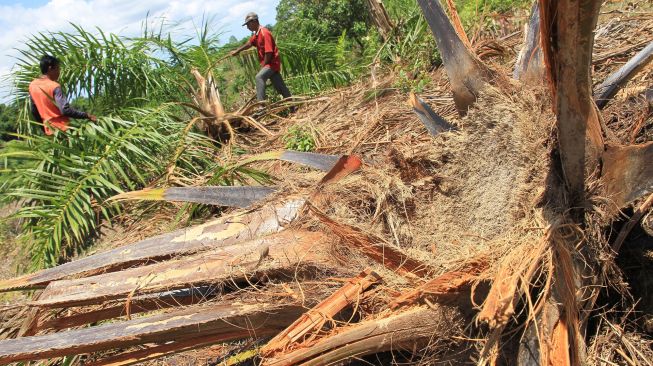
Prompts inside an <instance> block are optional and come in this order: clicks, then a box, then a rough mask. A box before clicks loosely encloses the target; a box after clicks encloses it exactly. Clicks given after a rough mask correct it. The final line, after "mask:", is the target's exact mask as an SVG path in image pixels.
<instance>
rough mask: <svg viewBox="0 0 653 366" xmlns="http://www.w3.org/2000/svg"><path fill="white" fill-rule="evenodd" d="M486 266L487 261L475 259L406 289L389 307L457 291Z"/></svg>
mask: <svg viewBox="0 0 653 366" xmlns="http://www.w3.org/2000/svg"><path fill="white" fill-rule="evenodd" d="M487 268H488V262H487V261H484V260H477V261H473V262H470V263H468V264H466V265H464V266H463V268H462V269H461V270H458V271H451V272H447V273H444V274H442V275H440V276H438V277H436V278H434V279H432V280H430V281H428V282H426V283H425V284H423V285H421V286H419V287H418V288H416V289H413V290H410V291H407V292H405V293H403V294H402V295H400V296H399V297H398V298H397V299H395V300H394V301H393V302H392V303H390V309H397V308H399V307H402V306H409V305H413V304H415V303H416V302H417V301H419V300H420V299H422V298H424V297H426V296H439V295H444V294H449V293H453V292H457V291H459V290H460V289H461V288H462V287H464V286H467V285H469V284H471V283H472V282H473V281H475V280H477V279H478V275H479V274H481V272H483V271H484V270H486V269H487Z"/></svg>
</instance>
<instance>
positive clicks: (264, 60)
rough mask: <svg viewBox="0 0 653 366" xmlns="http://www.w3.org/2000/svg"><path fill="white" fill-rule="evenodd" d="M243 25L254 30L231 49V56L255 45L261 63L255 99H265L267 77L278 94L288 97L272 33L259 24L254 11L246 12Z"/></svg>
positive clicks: (257, 76) (288, 93)
mask: <svg viewBox="0 0 653 366" xmlns="http://www.w3.org/2000/svg"><path fill="white" fill-rule="evenodd" d="M243 25H246V26H247V29H249V30H250V31H252V32H254V34H253V35H252V37H251V38H250V39H249V41H247V43H245V44H244V45H242V46H240V47H239V48H238V49H236V50H234V51H232V52H231V56H236V55H237V54H239V53H240V52H242V51H244V50H246V49H248V48H250V47H256V49H257V51H258V59H259V62H260V63H261V71H259V72H258V74H256V99H257V100H259V101H263V100H265V83H266V82H267V80H268V79H270V80H271V81H272V85H273V86H274V88H275V89H276V90H277V92H279V94H281V95H282V96H283V97H284V98H289V97H290V91H289V90H288V87H286V84H285V83H284V82H283V79H282V78H281V73H280V71H281V61H280V60H279V49H278V48H277V44H276V43H275V42H274V37H272V33H270V31H269V30H268V29H267V28H265V27H263V26H261V25H260V24H259V22H258V15H256V13H249V14H247V16H246V17H245V23H244V24H243Z"/></svg>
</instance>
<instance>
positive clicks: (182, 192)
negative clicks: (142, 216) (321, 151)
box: [109, 186, 276, 208]
mask: <svg viewBox="0 0 653 366" xmlns="http://www.w3.org/2000/svg"><path fill="white" fill-rule="evenodd" d="M274 192H276V189H274V188H270V187H221V186H217V187H216V186H211V187H171V188H155V189H143V190H140V191H133V192H126V193H122V194H119V195H116V196H113V197H111V198H110V199H109V200H110V201H124V200H146V201H177V202H193V203H202V204H207V205H216V206H228V207H242V208H244V207H248V206H251V205H252V204H253V203H255V202H258V201H261V200H264V199H266V198H267V197H269V196H270V195H271V194H272V193H274Z"/></svg>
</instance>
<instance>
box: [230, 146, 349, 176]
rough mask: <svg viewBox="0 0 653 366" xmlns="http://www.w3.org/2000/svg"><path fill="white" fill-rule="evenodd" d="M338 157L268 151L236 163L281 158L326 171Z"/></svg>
mask: <svg viewBox="0 0 653 366" xmlns="http://www.w3.org/2000/svg"><path fill="white" fill-rule="evenodd" d="M338 159H340V157H339V156H337V155H327V154H318V153H311V152H303V151H293V150H278V151H268V152H264V153H262V154H258V155H254V156H252V157H249V158H247V159H245V160H242V161H240V162H238V163H237V164H236V166H239V167H240V166H243V165H247V164H250V163H253V162H257V161H265V160H282V161H287V162H290V163H297V164H302V165H305V166H308V167H311V168H315V169H319V170H321V171H323V172H328V171H329V170H331V168H333V166H334V165H336V163H337V162H338Z"/></svg>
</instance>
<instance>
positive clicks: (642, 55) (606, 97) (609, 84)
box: [594, 42, 653, 108]
mask: <svg viewBox="0 0 653 366" xmlns="http://www.w3.org/2000/svg"><path fill="white" fill-rule="evenodd" d="M651 61H653V42H651V43H649V44H648V46H646V47H644V49H643V50H641V51H639V52H638V53H637V54H636V55H635V56H633V58H631V59H630V60H628V62H626V64H625V65H623V66H622V67H620V68H619V70H617V71H615V72H614V73H612V74H611V75H610V76H608V78H607V79H605V81H604V82H603V83H601V85H599V86H598V87H596V89H594V100H595V101H596V105H597V106H598V107H599V108H603V107H604V106H605V105H606V104H608V102H609V101H610V100H611V99H612V98H613V97H614V96H615V95H616V94H617V92H618V91H619V90H621V88H623V86H624V85H626V83H627V82H628V81H629V80H630V79H632V78H633V76H635V75H636V74H637V73H638V72H640V71H641V70H642V69H644V67H646V65H648V64H649V63H650V62H651Z"/></svg>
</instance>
